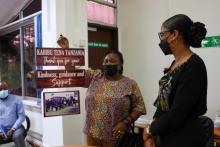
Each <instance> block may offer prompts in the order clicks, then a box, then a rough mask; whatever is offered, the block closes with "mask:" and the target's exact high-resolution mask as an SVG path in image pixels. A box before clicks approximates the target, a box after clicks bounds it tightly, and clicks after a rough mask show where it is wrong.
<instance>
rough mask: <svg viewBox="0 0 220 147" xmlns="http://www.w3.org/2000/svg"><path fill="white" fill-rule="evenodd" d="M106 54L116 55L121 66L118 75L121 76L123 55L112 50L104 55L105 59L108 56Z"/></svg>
mask: <svg viewBox="0 0 220 147" xmlns="http://www.w3.org/2000/svg"><path fill="white" fill-rule="evenodd" d="M108 54H116V55H117V56H118V58H119V60H120V63H121V64H122V66H121V69H120V70H119V73H120V74H122V73H123V64H124V58H123V55H122V53H121V52H119V51H116V50H112V51H108V52H107V53H106V54H105V57H106V56H107V55H108Z"/></svg>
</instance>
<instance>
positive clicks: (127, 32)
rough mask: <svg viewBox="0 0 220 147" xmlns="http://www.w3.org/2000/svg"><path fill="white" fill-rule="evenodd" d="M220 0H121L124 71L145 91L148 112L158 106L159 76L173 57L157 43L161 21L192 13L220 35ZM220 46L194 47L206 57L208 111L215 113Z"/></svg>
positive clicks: (120, 20)
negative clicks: (154, 103)
mask: <svg viewBox="0 0 220 147" xmlns="http://www.w3.org/2000/svg"><path fill="white" fill-rule="evenodd" d="M219 9H220V1H218V0H213V1H211V2H210V1H205V0H185V1H182V0H135V1H134V0H118V27H119V46H120V49H121V50H122V52H123V54H124V57H125V65H124V66H125V67H124V69H125V74H127V75H128V76H129V77H132V78H134V79H135V80H136V81H137V82H138V84H139V86H140V88H141V91H142V94H143V96H144V100H145V103H146V106H147V110H148V114H149V116H152V114H153V113H154V110H155V108H154V107H153V102H154V100H155V99H156V97H157V93H158V80H159V78H160V77H161V76H162V74H163V72H162V71H163V68H165V67H168V66H169V65H170V62H171V61H172V60H173V57H172V56H170V57H165V56H164V55H163V53H162V52H161V50H160V48H159V47H158V43H159V38H158V35H157V33H158V32H159V31H160V27H161V24H162V22H163V21H164V20H166V19H167V18H168V17H169V16H172V15H174V14H177V13H184V14H187V15H189V16H190V17H191V18H192V19H193V20H196V21H202V22H204V23H205V24H206V26H207V29H208V35H220V31H219V26H220V21H219V19H218V20H217V18H219V16H220V14H219V13H218V11H219ZM219 49H220V48H219V47H218V48H204V49H196V50H194V49H193V51H195V52H196V53H197V54H199V55H200V56H201V57H202V58H203V59H204V61H205V63H206V66H207V70H208V80H209V82H208V84H209V86H208V113H207V114H208V115H209V116H210V117H212V118H214V116H215V111H216V109H220V99H218V95H219V94H218V90H219V88H218V87H219V85H220V83H219V80H218V77H219V73H220V66H218V67H217V66H216V63H218V62H219V61H220V59H219V58H218V57H217V56H218V55H219V52H220V50H219Z"/></svg>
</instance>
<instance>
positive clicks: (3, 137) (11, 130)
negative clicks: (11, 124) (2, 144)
mask: <svg viewBox="0 0 220 147" xmlns="http://www.w3.org/2000/svg"><path fill="white" fill-rule="evenodd" d="M13 133H14V130H13V129H10V130H9V131H8V132H7V138H6V137H5V136H4V135H3V134H2V133H0V139H2V140H4V141H7V140H10V139H11V138H12V136H13Z"/></svg>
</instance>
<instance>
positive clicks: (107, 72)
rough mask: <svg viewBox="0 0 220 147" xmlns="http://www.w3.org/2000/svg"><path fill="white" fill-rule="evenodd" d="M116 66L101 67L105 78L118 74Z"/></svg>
mask: <svg viewBox="0 0 220 147" xmlns="http://www.w3.org/2000/svg"><path fill="white" fill-rule="evenodd" d="M117 67H118V65H103V70H104V74H105V75H107V76H111V77H112V76H114V75H116V74H117V72H118V68H117Z"/></svg>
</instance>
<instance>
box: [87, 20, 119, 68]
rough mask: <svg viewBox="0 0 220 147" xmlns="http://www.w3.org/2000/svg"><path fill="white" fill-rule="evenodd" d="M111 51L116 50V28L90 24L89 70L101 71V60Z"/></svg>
mask: <svg viewBox="0 0 220 147" xmlns="http://www.w3.org/2000/svg"><path fill="white" fill-rule="evenodd" d="M111 50H118V30H117V28H111V27H104V26H95V25H91V24H90V25H89V30H88V53H89V68H91V69H102V62H103V59H104V57H105V55H106V53H107V52H109V51H111Z"/></svg>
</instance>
